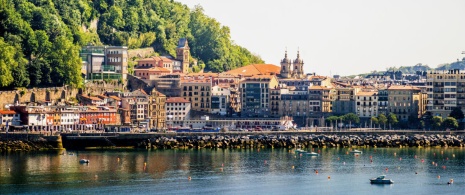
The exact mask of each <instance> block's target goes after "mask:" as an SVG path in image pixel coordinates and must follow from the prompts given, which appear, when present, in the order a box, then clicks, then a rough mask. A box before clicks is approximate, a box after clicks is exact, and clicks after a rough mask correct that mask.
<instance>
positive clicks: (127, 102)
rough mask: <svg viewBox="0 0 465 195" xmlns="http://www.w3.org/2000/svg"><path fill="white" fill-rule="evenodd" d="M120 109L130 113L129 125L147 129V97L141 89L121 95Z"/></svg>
mask: <svg viewBox="0 0 465 195" xmlns="http://www.w3.org/2000/svg"><path fill="white" fill-rule="evenodd" d="M122 108H123V109H127V110H129V112H130V118H131V124H133V125H136V126H139V127H149V123H150V117H149V109H150V108H149V95H148V94H147V93H146V92H145V91H144V90H142V89H139V90H135V91H133V92H127V93H124V94H123V98H122Z"/></svg>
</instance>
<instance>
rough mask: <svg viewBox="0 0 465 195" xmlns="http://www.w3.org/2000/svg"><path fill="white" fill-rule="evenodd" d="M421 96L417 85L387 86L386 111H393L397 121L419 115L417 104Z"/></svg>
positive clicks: (419, 103)
mask: <svg viewBox="0 0 465 195" xmlns="http://www.w3.org/2000/svg"><path fill="white" fill-rule="evenodd" d="M422 97H423V95H422V93H421V90H420V89H419V88H417V87H412V86H403V85H392V86H390V87H388V104H389V106H388V111H389V113H394V114H396V116H397V119H398V120H399V121H401V120H403V121H407V120H408V117H409V116H412V117H417V118H419V117H421V115H422V114H423V113H420V112H421V110H423V109H420V108H419V106H420V105H421V102H422V100H421V98H422Z"/></svg>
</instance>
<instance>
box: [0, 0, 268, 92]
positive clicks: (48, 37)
mask: <svg viewBox="0 0 465 195" xmlns="http://www.w3.org/2000/svg"><path fill="white" fill-rule="evenodd" d="M0 1H1V5H2V6H1V7H0V89H1V88H14V87H35V86H61V85H64V84H67V85H72V86H79V85H80V84H81V83H82V78H81V76H80V66H81V62H80V58H79V49H80V47H81V46H83V45H86V44H88V43H92V44H94V45H126V46H128V47H129V48H130V49H135V48H141V47H153V48H154V49H155V51H156V52H157V53H161V54H171V55H175V48H176V44H177V42H178V40H179V38H181V37H187V39H188V40H189V46H190V48H191V54H192V56H193V57H194V58H196V59H198V64H199V65H202V66H205V70H207V71H214V72H221V71H225V70H230V69H233V68H236V67H240V66H243V65H248V64H251V63H263V61H262V60H261V59H260V57H258V56H256V55H253V54H252V53H251V52H250V51H248V50H247V49H245V48H243V47H241V46H238V45H235V44H234V43H233V41H232V40H231V38H230V30H229V28H228V27H226V26H222V25H221V24H220V23H219V22H218V21H216V20H215V19H213V18H210V17H208V16H206V15H205V14H204V13H203V10H202V8H201V7H196V8H194V9H193V10H190V9H189V8H188V7H187V6H185V5H183V4H181V3H178V2H174V1H172V0H0Z"/></svg>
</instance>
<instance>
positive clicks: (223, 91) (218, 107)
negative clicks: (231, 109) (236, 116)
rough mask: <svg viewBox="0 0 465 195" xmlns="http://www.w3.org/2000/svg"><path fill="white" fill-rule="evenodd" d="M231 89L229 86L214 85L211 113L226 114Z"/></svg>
mask: <svg viewBox="0 0 465 195" xmlns="http://www.w3.org/2000/svg"><path fill="white" fill-rule="evenodd" d="M230 95H231V91H230V90H229V88H228V87H220V86H218V85H217V86H213V87H212V97H211V101H212V102H211V113H212V114H220V115H226V114H227V111H228V105H229V97H230Z"/></svg>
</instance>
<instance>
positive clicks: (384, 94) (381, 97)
mask: <svg viewBox="0 0 465 195" xmlns="http://www.w3.org/2000/svg"><path fill="white" fill-rule="evenodd" d="M388 106H389V100H388V90H387V88H383V89H378V114H384V115H386V116H387V115H388V114H389V110H388Z"/></svg>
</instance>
